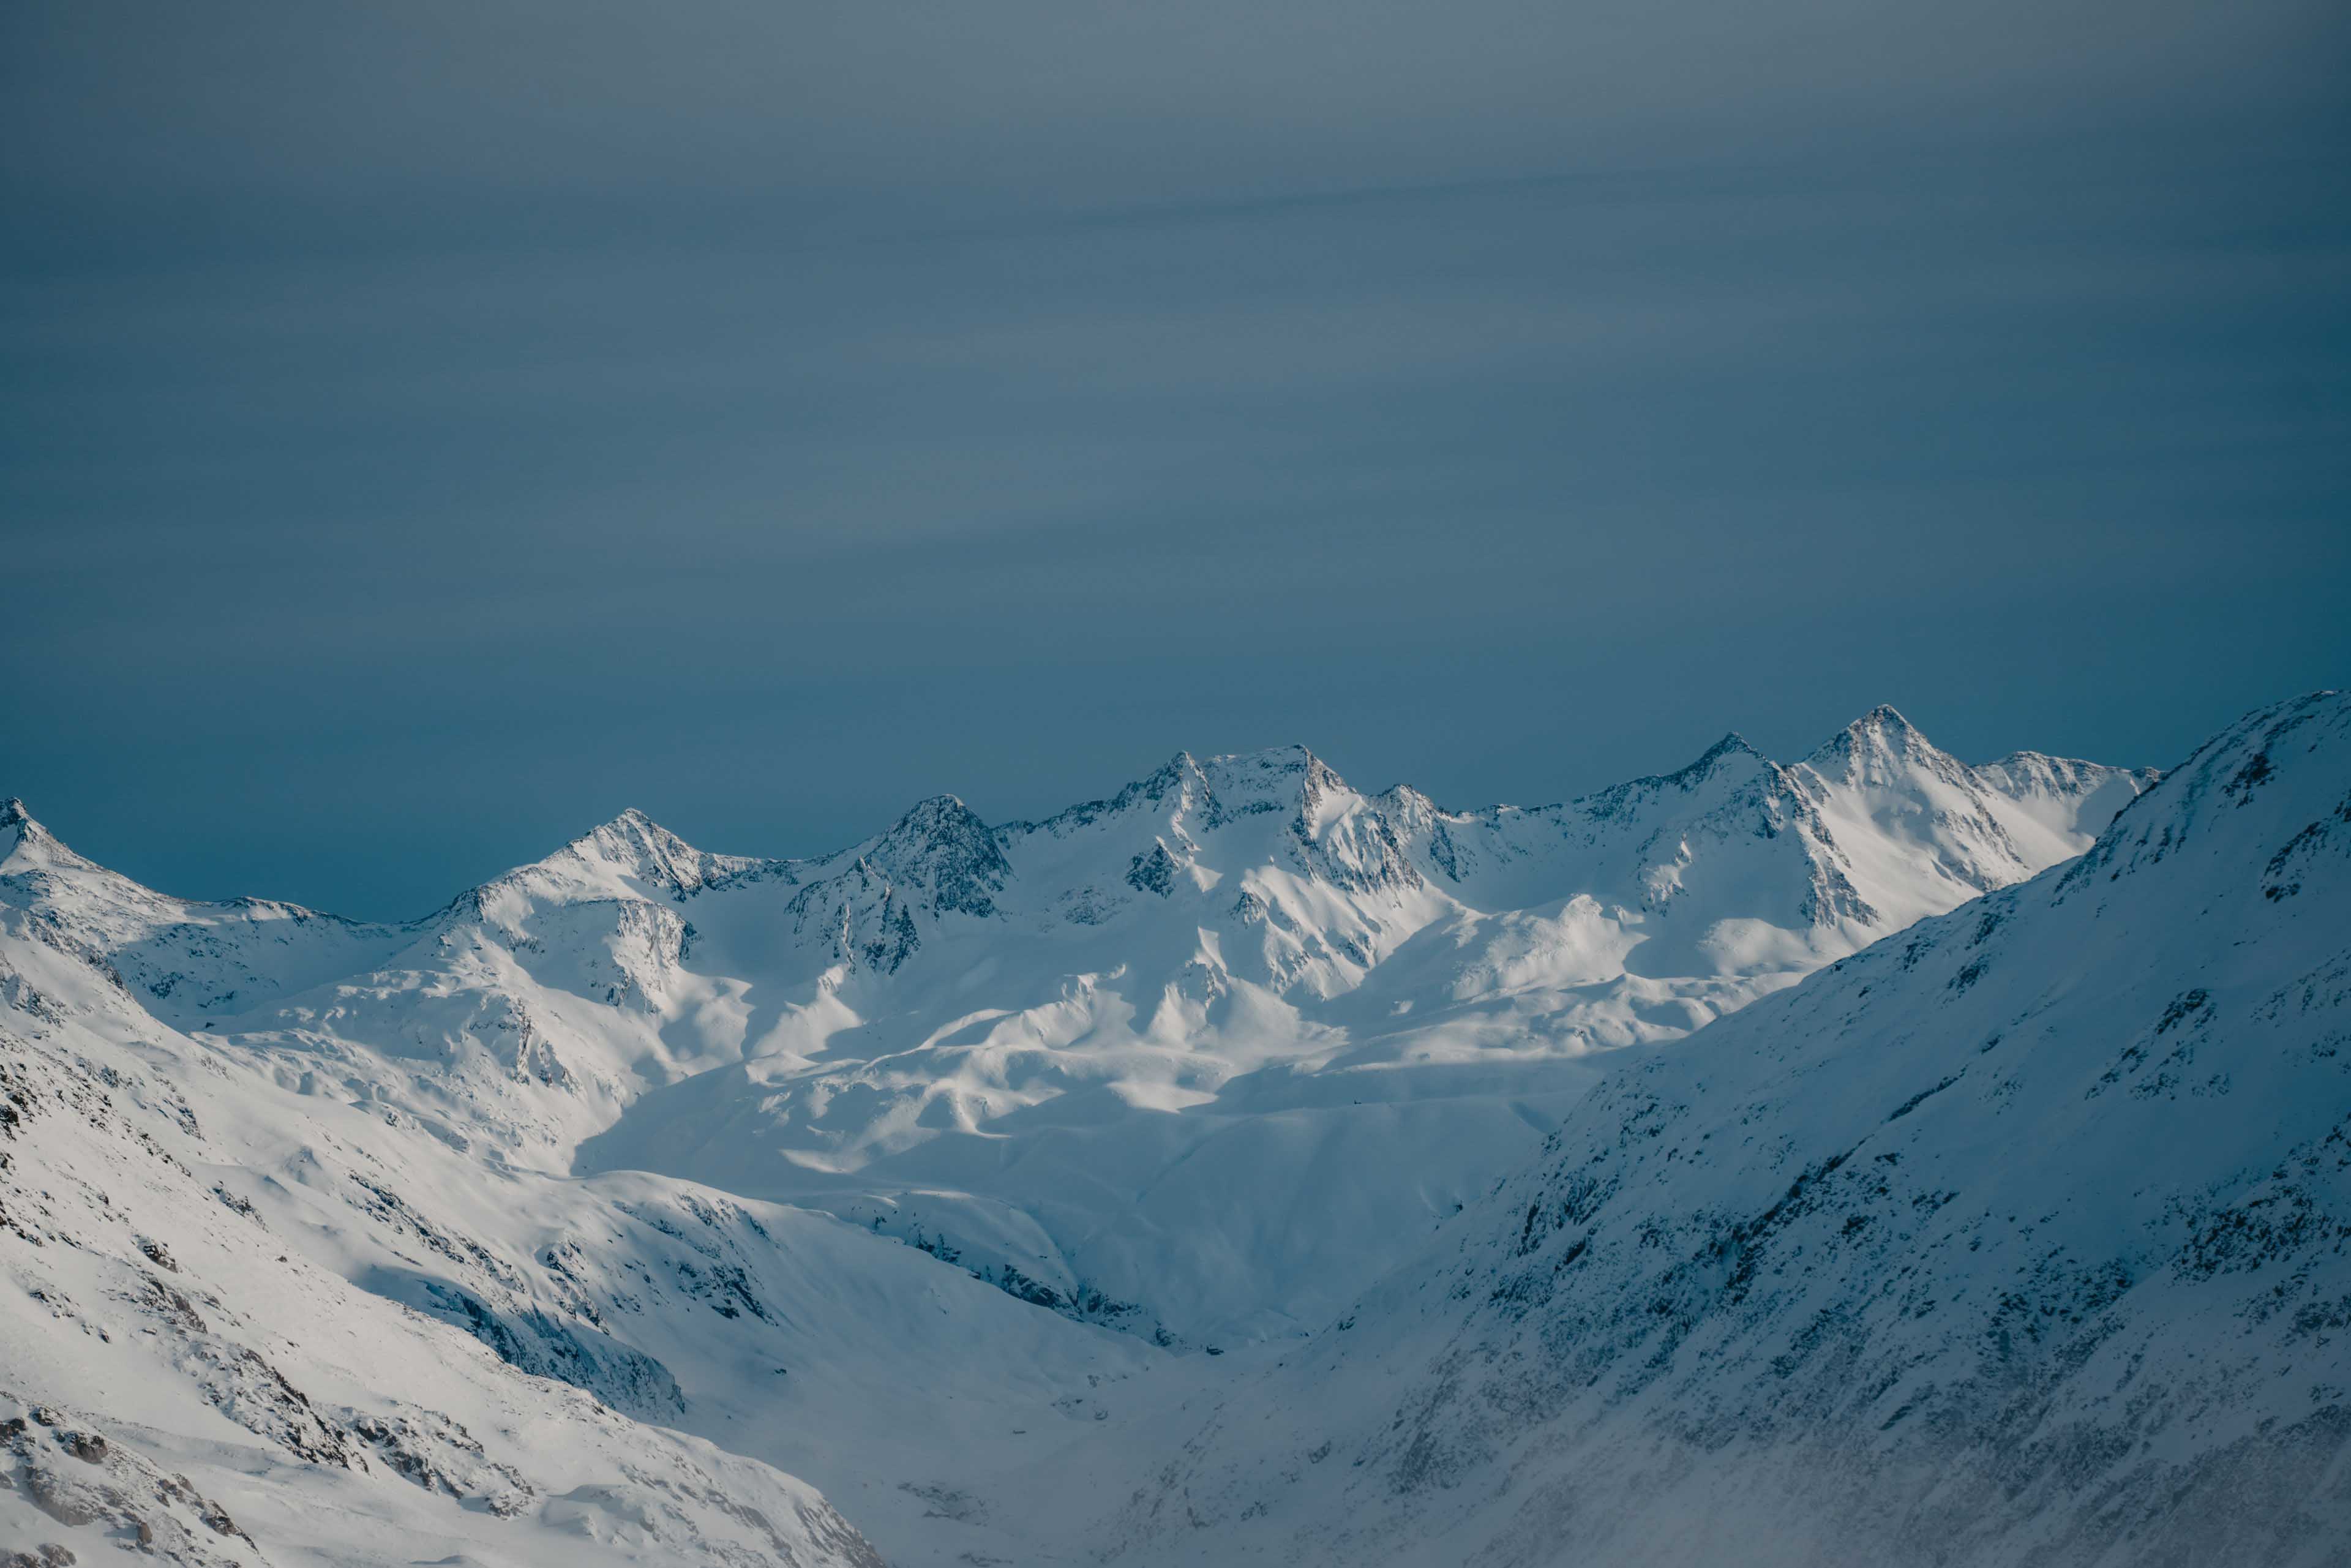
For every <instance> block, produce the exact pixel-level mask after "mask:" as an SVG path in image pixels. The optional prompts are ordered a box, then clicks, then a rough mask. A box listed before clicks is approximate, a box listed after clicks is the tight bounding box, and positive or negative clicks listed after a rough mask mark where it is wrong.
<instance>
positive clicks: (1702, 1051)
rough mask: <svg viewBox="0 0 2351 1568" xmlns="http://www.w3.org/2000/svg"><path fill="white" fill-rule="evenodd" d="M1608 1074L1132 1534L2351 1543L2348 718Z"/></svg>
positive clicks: (2348, 1554) (2307, 703)
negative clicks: (2073, 856) (2077, 853)
mask: <svg viewBox="0 0 2351 1568" xmlns="http://www.w3.org/2000/svg"><path fill="white" fill-rule="evenodd" d="M2006 766H2007V769H2008V772H2009V777H2010V778H2011V780H2014V779H2019V778H2020V777H2021V776H2026V775H2031V776H2038V777H2043V778H2047V777H2051V776H2053V775H2056V774H2057V773H2058V769H2055V768H2042V767H2039V766H2032V765H2022V764H2020V763H2019V762H2018V761H2016V760H2015V759H2011V762H2010V763H2009V764H2008V765H2006ZM1823 814H1824V815H1826V814H1828V813H1827V811H1826V810H1825V809H1823ZM1833 820H1834V821H1835V822H1836V823H1837V825H1838V826H1839V827H1840V828H1842V826H1843V825H1844V821H1845V820H1846V819H1844V817H1843V816H1838V817H1835V818H1834V819H1833ZM1865 896H1866V894H1865ZM2346 1335H2351V697H2346V695H2342V694H2320V695H2314V696H2311V697H2306V698H2303V699H2300V700H2297V701H2294V702H2289V703H2285V704H2283V705H2280V706H2277V707H2274V708H2271V709H2268V710H2265V711H2263V712H2261V713H2258V714H2256V715H2253V716H2251V717H2249V718H2248V719H2247V720H2245V721H2244V722H2242V723H2241V724H2239V725H2237V726H2236V727H2232V728H2231V729H2230V730H2228V731H2226V732H2225V733H2223V734H2222V735H2221V736H2220V737H2217V738H2215V739H2214V740H2213V741H2211V742H2210V743H2209V744H2207V745H2206V746H2205V747H2203V748H2201V749H2200V750H2199V751H2198V752H2197V753H2196V754H2195V755H2194V756H2193V757H2192V758H2189V760H2188V762H2187V763H2186V764H2185V765H2184V766H2182V767H2181V768H2179V769H2177V770H2176V771H2174V772H2172V773H2170V774H2169V775H2168V776H2166V777H2165V778H2164V779H2162V781H2161V782H2160V783H2159V784H2158V785H2157V786H2156V787H2155V788H2153V789H2151V790H2149V791H2148V792H2147V793H2146V794H2144V795H2142V796H2140V797H2138V798H2137V800H2133V801H2131V802H2130V804H2129V806H2128V808H2127V809H2126V810H2124V811H2123V813H2122V814H2121V816H2120V817H2119V818H2117V819H2116V821H2114V823H2113V824H2112V826H2110V827H2109V828H2107V829H2106V831H2105V833H2104V834H2103V836H2101V837H2100V838H2099V839H2098V841H2097V842H2096V843H2095V846H2094V847H2093V848H2092V849H2091V850H2090V851H2089V852H2088V853H2087V854H2085V856H2083V857H2082V858H2080V859H2078V860H2076V861H2074V862H2072V863H2070V864H2067V865H2064V866H2063V867H2060V868H2057V869H2053V870H2052V871H2050V872H2048V873H2044V874H2043V875H2042V876H2040V877H2038V878H2036V879H2034V880H2033V881H2032V882H2029V883H2024V884H2022V885H2021V886H2012V887H2009V888H2006V889H2003V890H2000V891H1995V892H1993V893H1991V894H1989V895H1988V896H1986V897H1984V898H1982V899H1980V900H1978V901H1976V902H1974V903H1972V904H1969V905H1968V906H1967V907H1965V908H1962V909H1959V910H1956V911H1954V912H1952V913H1951V914H1949V915H1943V916H1941V917H1939V918H1934V919H1929V920H1927V921H1925V922H1923V923H1921V924H1919V925H1917V926H1916V927H1915V928H1913V929H1912V930H1910V931H1908V932H1907V933H1905V934H1902V935H1899V936H1894V937H1892V938H1889V939H1887V940H1885V941H1882V942H1879V943H1878V944H1876V946H1872V947H1870V948H1869V949H1868V950H1867V951H1865V952H1863V953H1860V954H1858V955H1855V956H1851V957H1848V958H1845V959H1844V960H1842V961H1840V962H1838V963H1836V964H1834V966H1832V967H1830V968H1829V969H1828V970H1827V971H1826V972H1823V973H1820V974H1816V975H1814V976H1813V977H1811V978H1810V979H1808V980H1806V981H1805V982H1803V983H1802V984H1801V985H1799V986H1797V987H1795V988H1793V989H1792V990H1788V991H1785V992H1782V993H1781V994H1779V995H1776V996H1773V997H1771V998H1766V999H1764V1000H1762V1001H1761V1002H1758V1003H1757V1004H1755V1005H1754V1006H1752V1007H1750V1008H1749V1009H1746V1010H1744V1011H1742V1012H1740V1013H1739V1014H1738V1015H1737V1016H1735V1017H1733V1018H1729V1019H1724V1020H1722V1021H1721V1022H1719V1023H1717V1024H1714V1025H1712V1026H1711V1027H1709V1028H1708V1029H1707V1030H1704V1031H1703V1032H1702V1033H1700V1034H1699V1035H1698V1036H1697V1037H1696V1038H1694V1039H1691V1040H1686V1041H1683V1042H1681V1043H1680V1044H1678V1045H1677V1046H1675V1047H1673V1048H1672V1049H1669V1050H1661V1051H1634V1052H1630V1053H1622V1054H1620V1055H1619V1056H1618V1057H1617V1058H1616V1061H1615V1062H1614V1071H1612V1073H1611V1074H1610V1075H1609V1077H1608V1078H1607V1080H1606V1081H1605V1082H1604V1084H1603V1085H1602V1086H1601V1087H1600V1088H1599V1089H1598V1090H1597V1091H1596V1092H1593V1094H1591V1095H1590V1096H1588V1097H1587V1098H1586V1099H1584V1100H1583V1102H1582V1103H1579V1104H1577V1105H1576V1106H1575V1107H1573V1110H1571V1111H1570V1112H1569V1113H1567V1117H1566V1120H1565V1121H1564V1123H1563V1124H1562V1126H1561V1127H1560V1129H1559V1131H1558V1132H1557V1134H1555V1135H1554V1136H1553V1137H1552V1139H1550V1140H1549V1142H1548V1143H1547V1145H1545V1147H1544V1150H1543V1152H1542V1155H1541V1157H1540V1158H1539V1159H1538V1160H1536V1161H1533V1162H1531V1164H1530V1166H1528V1168H1527V1169H1526V1170H1525V1171H1524V1172H1522V1173H1521V1174H1520V1175H1519V1176H1515V1177H1513V1178H1512V1179H1511V1180H1510V1182H1508V1183H1507V1184H1505V1185H1504V1186H1502V1187H1501V1189H1500V1190H1499V1191H1498V1192H1497V1193H1496V1194H1495V1195H1493V1196H1492V1197H1490V1198H1489V1199H1488V1200H1486V1201H1483V1202H1481V1203H1479V1204H1477V1205H1475V1206H1474V1207H1473V1208H1472V1210H1471V1211H1470V1212H1469V1213H1468V1214H1465V1215H1464V1216H1463V1217H1462V1218H1460V1219H1458V1220H1457V1221H1455V1222H1453V1223H1452V1224H1451V1225H1450V1226H1448V1227H1447V1228H1446V1230H1445V1232H1444V1235H1443V1237H1442V1238H1441V1239H1440V1240H1439V1241H1438V1243H1437V1245H1435V1246H1434V1247H1432V1248H1430V1249H1427V1250H1426V1253H1425V1254H1424V1255H1423V1256H1422V1257H1421V1258H1419V1259H1417V1260H1415V1261H1414V1262H1413V1263H1412V1264H1410V1265H1408V1266H1407V1267H1405V1268H1404V1269H1402V1270H1398V1271H1397V1272H1396V1273H1395V1274H1393V1275H1391V1276H1390V1277H1389V1278H1388V1279H1387V1280H1386V1281H1384V1282H1383V1283H1382V1284H1381V1285H1380V1286H1379V1287H1377V1288H1376V1289H1374V1291H1370V1292H1368V1293H1366V1294H1365V1295H1364V1297H1363V1298H1362V1299H1361V1300H1360V1301H1356V1302H1354V1303H1353V1304H1352V1305H1350V1306H1349V1307H1348V1309H1347V1310H1346V1312H1344V1313H1343V1315H1342V1316H1341V1317H1340V1318H1339V1319H1338V1320H1337V1321H1336V1322H1334V1323H1333V1324H1332V1326H1331V1327H1329V1328H1328V1329H1327V1330H1326V1331H1325V1332H1324V1333H1322V1334H1320V1335H1319V1336H1318V1337H1316V1338H1314V1339H1313V1340H1311V1341H1310V1342H1309V1343H1306V1344H1304V1345H1298V1344H1295V1343H1293V1344H1290V1345H1288V1346H1284V1347H1279V1348H1278V1349H1277V1348H1271V1347H1270V1348H1268V1349H1266V1350H1264V1351H1262V1352H1260V1353H1258V1354H1257V1358H1256V1359H1255V1360H1254V1361H1253V1363H1252V1364H1251V1365H1250V1366H1249V1368H1248V1369H1247V1372H1248V1375H1244V1376H1239V1377H1237V1378H1236V1379H1235V1380H1234V1382H1233V1384H1232V1385H1231V1389H1230V1392H1229V1393H1228V1395H1227V1396H1225V1397H1224V1398H1223V1399H1222V1400H1221V1401H1220V1402H1214V1407H1213V1410H1212V1412H1211V1411H1208V1410H1206V1409H1204V1410H1203V1411H1201V1412H1199V1413H1196V1415H1195V1418H1194V1423H1193V1425H1192V1427H1190V1429H1188V1430H1186V1431H1183V1432H1180V1433H1178V1434H1175V1435H1174V1436H1173V1437H1172V1438H1171V1442H1170V1445H1169V1449H1168V1451H1169V1453H1170V1455H1171V1456H1172V1458H1171V1462H1170V1463H1169V1464H1168V1465H1167V1466H1166V1467H1165V1469H1162V1470H1160V1471H1159V1472H1157V1473H1156V1474H1155V1475H1154V1476H1152V1477H1151V1479H1149V1480H1148V1481H1147V1482H1146V1483H1145V1484H1144V1486H1143V1487H1142V1488H1141V1489H1140V1490H1137V1491H1136V1492H1135V1493H1134V1495H1133V1497H1132V1499H1131V1500H1130V1501H1129V1502H1128V1503H1127V1504H1126V1505H1125V1507H1124V1508H1123V1510H1121V1511H1120V1513H1119V1515H1118V1517H1117V1519H1116V1520H1115V1521H1114V1522H1113V1524H1112V1525H1111V1526H1110V1527H1109V1528H1108V1529H1107V1530H1106V1531H1104V1533H1103V1534H1102V1537H1101V1539H1100V1541H1099V1542H1098V1545H1099V1546H1100V1548H1101V1549H1102V1551H1103V1552H1104V1553H1105V1554H1106V1555H1107V1556H1108V1557H1110V1558H1111V1559H1112V1560H1113V1561H1115V1562H1117V1563H1122V1564H1133V1565H1134V1568H1143V1565H1144V1564H1156V1563H1170V1564H1173V1563H1186V1564H1189V1563H1285V1564H1324V1563H1328V1564H1337V1563H1348V1564H1384V1563H1393V1564H1402V1563H1413V1564H1431V1565H1435V1564H1446V1565H1448V1568H1449V1565H1453V1564H1462V1563H1474V1564H1479V1565H1484V1568H1506V1565H1514V1564H1524V1565H1529V1568H1532V1565H1536V1564H1550V1563H1560V1562H1566V1561H1575V1562H1594V1563H1625V1564H1639V1563H1661V1564H1663V1563H1673V1564H1683V1563H1728V1562H1738V1563H1791V1564H1795V1563H1802V1564H1834V1563H1853V1564H1876V1563H1955V1564H1970V1563H2001V1564H2024V1563H2046V1564H2069V1565H2071V1564H2085V1563H2179V1564H2239V1563H2243V1564H2253V1563H2259V1564H2283V1563H2313V1564H2315V1563H2346V1562H2351V1337H2346Z"/></svg>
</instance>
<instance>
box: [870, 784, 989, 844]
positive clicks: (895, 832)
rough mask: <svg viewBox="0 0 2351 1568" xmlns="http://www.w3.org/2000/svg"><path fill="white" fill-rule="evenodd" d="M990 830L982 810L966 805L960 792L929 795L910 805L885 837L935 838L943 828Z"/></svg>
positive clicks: (949, 829) (947, 829) (948, 829)
mask: <svg viewBox="0 0 2351 1568" xmlns="http://www.w3.org/2000/svg"><path fill="white" fill-rule="evenodd" d="M943 831H979V832H983V833H984V832H986V831H987V823H986V822H983V821H980V819H979V813H978V812H977V811H974V810H972V809H971V808H970V807H969V806H967V805H965V804H964V801H963V797H962V796H960V795H946V794H939V795H926V796H925V797H924V798H923V799H922V800H917V801H915V802H914V804H913V805H911V806H909V807H907V808H906V810H905V811H904V813H903V814H902V815H901V816H900V817H899V818H898V820H897V821H895V822H893V823H892V824H891V826H890V831H888V832H886V833H884V834H883V838H884V839H907V838H923V839H929V838H935V837H937V836H938V835H939V834H940V833H941V832H943Z"/></svg>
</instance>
